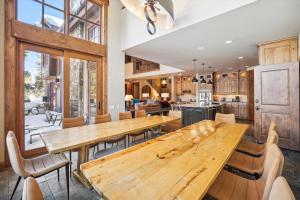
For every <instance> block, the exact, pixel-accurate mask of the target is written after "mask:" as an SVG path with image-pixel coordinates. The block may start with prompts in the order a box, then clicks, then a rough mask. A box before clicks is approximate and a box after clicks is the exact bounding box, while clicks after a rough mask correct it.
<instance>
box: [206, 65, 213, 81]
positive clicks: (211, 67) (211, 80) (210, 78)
mask: <svg viewBox="0 0 300 200" xmlns="http://www.w3.org/2000/svg"><path fill="white" fill-rule="evenodd" d="M208 69H209V71H211V69H212V67H211V66H209V67H208ZM211 74H212V71H211ZM211 77H212V76H211ZM207 84H209V85H212V84H213V82H212V78H210V79H209V80H208V82H207Z"/></svg>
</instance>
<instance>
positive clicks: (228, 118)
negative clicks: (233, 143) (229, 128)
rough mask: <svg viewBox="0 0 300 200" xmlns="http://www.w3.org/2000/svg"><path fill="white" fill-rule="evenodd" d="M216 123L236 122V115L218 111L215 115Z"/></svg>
mask: <svg viewBox="0 0 300 200" xmlns="http://www.w3.org/2000/svg"><path fill="white" fill-rule="evenodd" d="M215 122H216V123H222V122H224V123H228V124H235V115H234V114H222V113H216V117H215Z"/></svg>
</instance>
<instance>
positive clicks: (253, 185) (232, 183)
mask: <svg viewBox="0 0 300 200" xmlns="http://www.w3.org/2000/svg"><path fill="white" fill-rule="evenodd" d="M264 187H265V186H264V183H263V181H262V180H248V179H245V178H243V177H240V176H238V175H235V174H232V173H230V172H227V171H225V170H222V171H221V173H220V174H219V176H218V177H217V179H216V180H215V182H214V183H213V185H212V186H211V187H210V189H209V191H208V194H209V195H210V196H212V197H214V198H216V199H219V200H241V199H243V200H258V199H259V200H260V199H262V195H263V191H264Z"/></svg>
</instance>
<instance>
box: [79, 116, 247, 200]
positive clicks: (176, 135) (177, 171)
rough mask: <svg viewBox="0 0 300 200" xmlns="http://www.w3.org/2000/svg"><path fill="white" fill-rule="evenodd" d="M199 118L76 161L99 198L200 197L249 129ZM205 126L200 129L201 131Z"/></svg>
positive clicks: (245, 126) (186, 198) (184, 199)
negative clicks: (212, 128)
mask: <svg viewBox="0 0 300 200" xmlns="http://www.w3.org/2000/svg"><path fill="white" fill-rule="evenodd" d="M206 123H207V121H202V122H199V123H196V124H193V125H190V126H187V127H184V128H182V129H180V130H177V131H175V132H172V133H169V134H166V135H163V136H161V137H158V138H155V139H152V140H149V141H147V142H144V143H141V144H138V145H135V146H133V147H130V148H128V149H125V150H122V151H119V152H117V153H114V154H111V155H108V156H105V157H103V158H99V159H96V160H93V161H90V162H87V163H84V164H82V165H81V170H82V172H83V174H84V175H85V177H86V178H87V179H88V180H89V182H90V183H91V184H92V186H93V187H94V189H95V190H96V191H97V192H98V193H99V195H101V196H102V197H103V198H104V199H111V200H113V199H123V200H124V199H128V200H129V199H130V200H132V199H143V200H147V199H149V200H152V199H182V200H190V199H192V200H193V199H201V198H203V197H204V195H205V194H206V192H207V191H208V189H209V187H210V186H211V185H212V183H213V182H214V180H215V179H216V178H217V176H218V174H219V173H220V172H221V170H222V168H223V167H224V165H225V164H226V162H227V160H228V159H229V157H230V156H231V154H232V153H233V151H234V150H235V148H236V147H237V145H238V143H239V142H240V140H241V138H242V137H243V135H244V133H245V132H246V130H247V129H248V127H249V126H248V125H246V124H233V125H232V124H225V123H221V124H218V126H216V129H215V131H214V132H211V133H207V131H205V130H204V126H205V124H206ZM203 130H204V131H203Z"/></svg>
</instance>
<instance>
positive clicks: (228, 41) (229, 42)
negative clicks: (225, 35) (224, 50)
mask: <svg viewBox="0 0 300 200" xmlns="http://www.w3.org/2000/svg"><path fill="white" fill-rule="evenodd" d="M232 42H233V41H232V40H227V41H225V44H231V43H232Z"/></svg>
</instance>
